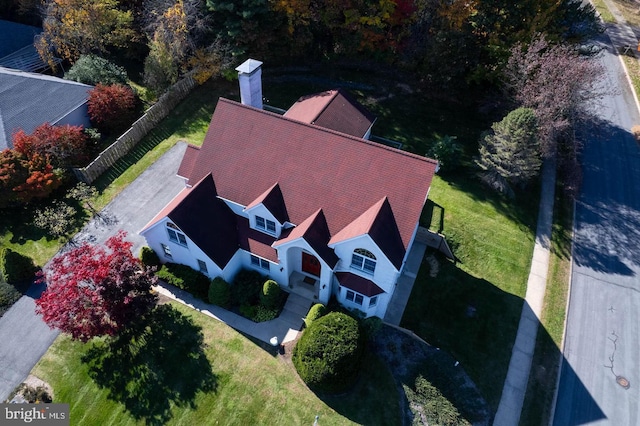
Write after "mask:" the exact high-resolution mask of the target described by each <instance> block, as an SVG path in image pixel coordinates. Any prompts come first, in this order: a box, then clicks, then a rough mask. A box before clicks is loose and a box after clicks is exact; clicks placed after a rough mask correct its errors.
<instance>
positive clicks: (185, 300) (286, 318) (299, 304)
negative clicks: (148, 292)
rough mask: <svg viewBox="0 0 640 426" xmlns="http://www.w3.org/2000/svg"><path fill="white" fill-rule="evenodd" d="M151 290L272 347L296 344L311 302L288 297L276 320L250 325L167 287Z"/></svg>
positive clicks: (233, 315)
mask: <svg viewBox="0 0 640 426" xmlns="http://www.w3.org/2000/svg"><path fill="white" fill-rule="evenodd" d="M154 289H155V290H156V291H157V292H158V293H159V294H161V295H163V296H166V297H168V298H170V299H173V300H175V301H177V302H179V303H182V304H184V305H186V306H189V307H190V308H192V309H195V310H196V311H198V312H201V313H203V314H205V315H208V316H210V317H211V318H214V319H217V320H218V321H221V322H223V323H225V324H227V325H228V326H229V327H231V328H233V329H235V330H238V331H239V332H241V333H244V334H246V335H249V336H251V337H254V338H256V339H258V340H260V341H262V342H265V343H269V344H271V345H274V346H276V345H278V344H283V343H287V342H290V341H292V340H295V338H296V337H297V335H298V333H299V332H300V330H301V329H302V324H303V323H304V317H305V316H306V315H307V313H308V312H309V308H310V307H311V304H312V301H311V300H307V299H304V298H302V297H301V296H298V295H297V294H293V293H291V294H289V298H288V299H287V304H286V305H285V307H284V309H283V311H282V314H281V315H280V316H279V317H278V318H276V319H274V320H271V321H265V322H253V321H251V320H249V319H247V318H244V317H243V316H240V315H237V314H234V313H233V312H230V311H227V310H226V309H223V308H221V307H219V306H216V305H211V304H209V303H206V302H204V301H202V300H200V299H198V298H195V297H193V295H192V294H191V293H188V292H186V291H184V290H180V289H179V288H176V287H174V286H171V285H169V284H165V283H162V284H161V285H158V286H156V287H155V288H154ZM292 305H293V306H292Z"/></svg>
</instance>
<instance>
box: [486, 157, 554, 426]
mask: <svg viewBox="0 0 640 426" xmlns="http://www.w3.org/2000/svg"><path fill="white" fill-rule="evenodd" d="M555 184H556V164H555V160H547V161H545V162H544V164H543V166H542V185H541V186H542V188H541V193H540V207H539V210H538V225H537V229H536V242H535V246H534V249H533V259H532V261H531V271H530V272H529V279H528V281H527V293H526V295H525V300H524V304H523V306H522V315H521V316H520V324H519V325H518V333H517V336H516V341H515V344H514V345H513V349H512V352H511V361H510V362H509V371H508V372H507V378H506V379H505V381H504V387H503V389H502V397H501V398H500V405H498V411H497V413H496V417H495V419H494V422H493V424H494V426H514V425H517V424H518V423H519V422H520V414H521V412H522V404H523V403H524V397H525V394H526V392H527V384H528V383H529V373H530V371H531V361H532V359H533V353H534V351H535V348H536V337H537V334H538V325H539V324H540V316H541V314H542V306H543V303H544V295H545V291H546V287H547V272H548V270H549V249H550V247H551V226H552V222H553V203H554V197H555Z"/></svg>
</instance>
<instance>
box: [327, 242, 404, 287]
mask: <svg viewBox="0 0 640 426" xmlns="http://www.w3.org/2000/svg"><path fill="white" fill-rule="evenodd" d="M357 248H363V249H366V250H369V251H370V252H371V253H373V255H374V256H375V257H376V269H375V271H374V273H373V274H369V273H367V272H365V271H362V270H360V269H355V268H351V266H350V265H351V257H352V255H353V251H354V250H355V249H357ZM334 250H335V253H336V254H337V255H338V257H339V258H340V262H339V263H338V265H336V268H335V270H336V271H344V272H351V273H354V274H356V275H360V276H361V277H364V278H367V279H369V280H371V281H373V282H374V283H376V285H377V286H378V287H380V288H381V289H383V290H384V291H386V292H393V290H394V284H395V282H396V280H397V279H398V277H399V276H400V274H399V272H398V271H397V270H396V268H395V267H394V266H393V264H392V263H391V262H390V261H389V259H387V257H386V256H385V255H384V253H383V252H382V250H380V248H378V246H377V245H376V243H374V242H373V240H372V239H371V237H369V236H368V235H361V236H359V237H355V238H352V239H350V240H346V241H343V242H340V243H337V244H335V245H334Z"/></svg>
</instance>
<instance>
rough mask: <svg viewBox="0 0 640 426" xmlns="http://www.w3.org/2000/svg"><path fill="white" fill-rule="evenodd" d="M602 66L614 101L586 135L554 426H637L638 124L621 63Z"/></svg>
mask: <svg viewBox="0 0 640 426" xmlns="http://www.w3.org/2000/svg"><path fill="white" fill-rule="evenodd" d="M600 60H601V61H602V63H603V64H604V66H605V67H606V69H607V76H606V79H605V80H604V81H603V84H604V85H605V86H606V87H607V88H609V89H611V88H617V93H615V94H613V95H609V96H606V98H605V99H604V100H603V101H600V102H599V103H598V105H594V108H593V110H594V113H595V115H596V118H594V120H593V123H592V126H590V128H588V129H586V130H587V134H588V136H587V140H586V142H585V148H584V156H583V157H584V158H583V163H584V181H583V188H582V194H581V196H580V198H579V200H578V202H577V205H576V217H575V218H576V221H575V224H574V226H575V228H574V231H575V236H574V253H573V270H572V276H571V297H570V304H569V311H568V317H567V330H566V338H565V346H564V362H563V366H562V373H561V377H560V386H559V390H558V399H557V405H556V410H555V416H554V425H558V426H567V425H581V424H587V423H588V424H589V425H640V404H639V402H640V340H639V338H640V329H639V326H638V325H639V324H640V315H639V312H640V151H639V148H638V145H637V143H636V142H635V140H634V139H633V137H632V135H631V134H630V132H629V129H630V128H631V126H633V125H634V124H640V116H638V111H637V108H636V104H635V102H634V100H633V97H632V95H631V92H630V90H629V88H628V85H627V82H626V79H625V77H624V75H623V70H622V67H621V65H620V62H619V60H618V59H617V58H616V57H615V56H614V55H613V54H612V53H611V52H605V53H604V54H603V55H602V57H601V59H600ZM624 380H628V382H629V383H630V387H629V388H628V389H626V388H625V387H623V386H621V384H625V383H624ZM618 382H621V384H619V383H618Z"/></svg>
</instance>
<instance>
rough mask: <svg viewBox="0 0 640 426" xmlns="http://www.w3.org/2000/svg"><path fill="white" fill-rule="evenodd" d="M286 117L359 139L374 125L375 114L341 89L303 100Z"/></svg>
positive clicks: (299, 100) (292, 107) (310, 96)
mask: <svg viewBox="0 0 640 426" xmlns="http://www.w3.org/2000/svg"><path fill="white" fill-rule="evenodd" d="M284 115H285V117H287V118H290V119H292V120H298V121H302V122H304V123H308V124H315V125H316V126H321V127H325V128H327V129H331V130H335V131H337V132H341V133H346V134H348V135H351V136H355V137H359V138H361V137H364V135H365V134H366V133H367V131H368V130H369V129H370V128H371V126H372V125H373V122H374V121H375V116H374V115H373V114H371V113H370V112H369V111H367V110H366V109H365V108H363V107H362V105H360V104H359V103H358V102H356V101H355V100H354V99H353V98H352V97H351V96H350V95H349V94H348V93H347V92H345V91H344V90H342V89H338V90H328V91H326V92H321V93H315V94H313V95H308V96H303V97H301V98H300V99H298V101H297V102H296V103H295V104H293V105H292V106H291V108H289V110H288V111H287V112H286V113H285V114H284Z"/></svg>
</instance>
